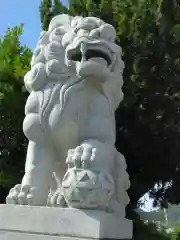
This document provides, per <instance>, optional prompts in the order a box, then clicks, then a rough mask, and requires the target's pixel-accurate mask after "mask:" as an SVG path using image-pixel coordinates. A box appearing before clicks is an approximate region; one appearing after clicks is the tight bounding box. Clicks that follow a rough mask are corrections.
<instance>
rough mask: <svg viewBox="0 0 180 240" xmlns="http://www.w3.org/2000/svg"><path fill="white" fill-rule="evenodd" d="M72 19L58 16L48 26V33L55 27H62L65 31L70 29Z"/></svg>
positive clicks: (64, 15) (61, 15)
mask: <svg viewBox="0 0 180 240" xmlns="http://www.w3.org/2000/svg"><path fill="white" fill-rule="evenodd" d="M72 19H73V17H71V16H69V15H67V14H60V15H57V16H55V17H53V18H52V20H51V22H50V24H49V31H52V30H54V29H55V28H57V27H60V26H64V27H65V28H66V29H67V30H68V29H69V28H70V25H71V21H72Z"/></svg>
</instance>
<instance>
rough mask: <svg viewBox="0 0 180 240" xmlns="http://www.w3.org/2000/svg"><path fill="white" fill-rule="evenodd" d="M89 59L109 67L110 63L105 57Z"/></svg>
mask: <svg viewBox="0 0 180 240" xmlns="http://www.w3.org/2000/svg"><path fill="white" fill-rule="evenodd" d="M89 61H93V62H97V63H99V64H100V65H101V66H105V67H107V65H108V63H107V61H106V60H105V59H104V58H100V57H93V58H90V59H89Z"/></svg>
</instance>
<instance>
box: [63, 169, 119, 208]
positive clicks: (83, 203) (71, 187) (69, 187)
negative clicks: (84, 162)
mask: <svg viewBox="0 0 180 240" xmlns="http://www.w3.org/2000/svg"><path fill="white" fill-rule="evenodd" d="M62 192H63V194H64V197H65V200H66V202H67V205H68V206H69V207H73V208H86V209H106V208H107V207H108V204H109V200H110V199H111V197H112V195H113V194H114V180H113V178H112V176H111V175H110V174H109V173H107V172H104V171H101V170H93V171H91V170H85V169H77V168H71V169H68V171H67V172H66V174H65V176H64V178H63V181H62Z"/></svg>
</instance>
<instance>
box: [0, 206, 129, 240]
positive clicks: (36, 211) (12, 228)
mask: <svg viewBox="0 0 180 240" xmlns="http://www.w3.org/2000/svg"><path fill="white" fill-rule="evenodd" d="M131 238H132V222H131V221H129V220H127V219H122V218H121V217H119V216H118V215H115V214H108V213H105V212H101V211H95V210H84V211H82V210H78V209H63V208H48V207H31V206H15V205H0V240H24V239H26V240H58V239H59V240H62V239H63V240H66V239H67V240H68V239H69V240H71V239H73V240H76V239H83V240H84V239H121V240H122V239H123V240H127V239H128V240H129V239H131Z"/></svg>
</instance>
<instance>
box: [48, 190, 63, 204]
mask: <svg viewBox="0 0 180 240" xmlns="http://www.w3.org/2000/svg"><path fill="white" fill-rule="evenodd" d="M48 206H50V207H62V208H65V207H67V203H66V200H65V198H64V195H63V193H62V190H61V189H58V190H57V191H56V192H55V193H53V194H49V197H48Z"/></svg>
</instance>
